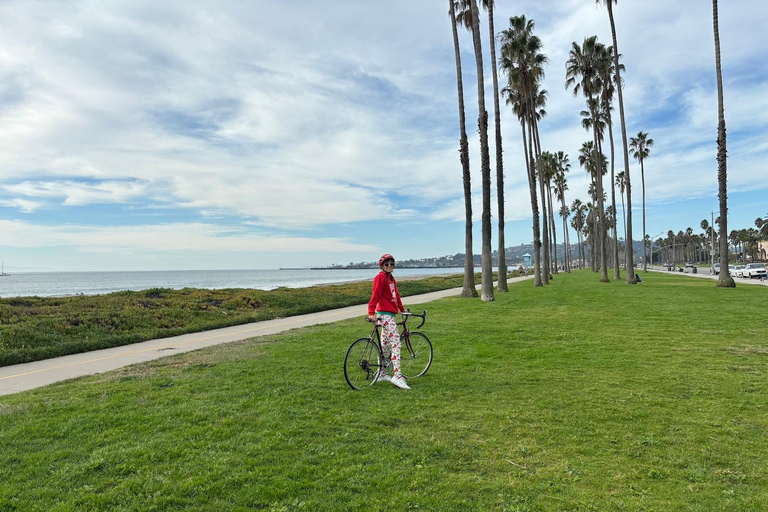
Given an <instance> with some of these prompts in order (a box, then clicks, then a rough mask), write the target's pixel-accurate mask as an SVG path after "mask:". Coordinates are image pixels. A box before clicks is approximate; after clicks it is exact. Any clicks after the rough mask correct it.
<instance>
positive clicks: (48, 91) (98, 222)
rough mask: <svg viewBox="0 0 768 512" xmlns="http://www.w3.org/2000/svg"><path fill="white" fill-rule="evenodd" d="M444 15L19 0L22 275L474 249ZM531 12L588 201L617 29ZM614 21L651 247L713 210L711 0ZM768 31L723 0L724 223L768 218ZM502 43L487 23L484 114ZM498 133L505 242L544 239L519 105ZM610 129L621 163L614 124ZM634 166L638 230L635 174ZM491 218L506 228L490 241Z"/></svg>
mask: <svg viewBox="0 0 768 512" xmlns="http://www.w3.org/2000/svg"><path fill="white" fill-rule="evenodd" d="M447 11H448V5H447V2H444V1H437V0H435V1H432V0H429V1H421V2H412V1H406V0H393V1H390V2H386V3H385V4H382V3H381V2H366V1H352V0H339V1H333V0H332V1H328V2H316V1H310V0H292V1H290V2H285V1H278V0H274V1H268V0H257V1H254V2H240V1H216V2H214V1H196V0H191V1H190V0H187V1H184V2H181V1H174V0H165V1H163V2H155V1H141V0H132V1H130V2H128V1H115V2H94V1H34V0H23V1H13V0H11V1H5V2H3V3H2V4H0V27H2V30H0V119H2V122H1V123H0V147H1V148H2V151H0V259H2V260H3V261H4V262H5V268H6V270H11V271H24V270H40V269H45V270H112V269H115V270H150V269H160V270H162V269H223V268H275V267H279V266H297V265H299V266H303V265H324V264H332V263H346V262H350V261H363V260H364V261H372V260H375V259H377V258H378V256H379V254H381V253H382V252H391V253H393V254H395V255H396V256H397V257H398V258H420V257H429V256H440V255H444V254H455V253H457V252H462V251H463V247H464V235H463V233H464V223H463V217H464V213H463V211H464V210H463V208H464V207H463V194H462V184H461V167H460V163H459V159H458V115H457V107H456V106H457V99H456V77H455V61H454V54H453V42H452V36H451V28H450V23H449V19H448V14H447ZM519 14H525V15H526V16H527V17H528V18H530V19H533V20H534V21H535V23H536V34H537V35H539V36H540V37H541V39H542V42H543V44H544V52H545V53H546V54H547V55H548V57H549V60H550V63H549V66H548V68H547V71H546V73H547V74H546V82H545V84H544V88H546V89H547V90H548V91H549V102H548V104H547V112H548V116H547V117H546V118H545V119H544V120H543V121H542V123H541V131H542V144H543V149H545V150H550V151H564V152H565V153H568V154H569V155H570V157H571V161H572V170H571V173H570V175H569V176H568V179H569V192H568V196H567V200H568V202H571V201H573V199H576V198H581V199H582V200H584V199H586V195H587V194H586V190H587V177H586V174H585V173H584V172H583V170H581V169H580V168H579V167H578V163H577V158H576V156H577V154H578V150H579V148H580V147H581V144H582V142H584V141H585V140H589V134H588V133H587V132H585V131H584V130H583V129H582V128H581V125H580V117H579V112H580V111H581V110H582V109H583V108H584V102H583V99H582V98H575V97H573V95H572V93H571V92H570V91H567V90H566V89H565V88H564V80H565V61H566V60H567V56H568V51H569V50H570V47H571V43H572V42H573V41H577V42H579V43H581V42H582V41H583V39H584V37H586V36H590V35H595V34H596V35H597V36H598V38H599V40H600V41H601V42H604V43H606V44H610V27H609V23H608V17H607V14H606V12H605V10H604V7H601V8H598V7H596V6H595V3H594V2H593V1H592V0H579V1H576V0H550V1H547V2H541V1H540V0H524V1H520V0H517V1H514V2H512V1H498V3H497V7H496V16H495V25H496V31H497V32H498V31H501V30H502V29H504V28H506V27H507V26H508V18H509V17H510V16H514V15H519ZM615 14H616V24H617V32H618V38H619V50H620V51H621V53H622V54H623V63H624V64H625V66H626V68H627V71H626V74H625V80H626V87H625V92H624V97H625V110H626V114H627V123H628V133H629V136H633V135H635V134H637V132H638V131H640V130H642V131H646V132H649V134H650V137H652V138H653V139H654V140H655V145H654V146H653V148H652V154H651V157H650V159H649V160H647V161H646V166H645V173H646V194H647V205H646V212H647V225H648V227H647V232H648V234H649V235H655V234H657V233H660V232H666V231H667V230H669V229H672V230H675V231H679V230H685V229H686V228H687V227H692V228H694V230H695V231H697V232H698V231H700V228H699V223H700V222H701V220H702V219H704V218H707V219H709V218H710V212H711V211H713V210H714V211H715V216H717V207H718V205H717V172H716V171H717V166H716V162H715V149H716V148H715V139H716V123H717V103H716V88H715V72H714V44H713V37H712V9H711V3H710V2H706V1H701V0H679V1H676V2H669V1H668V0H648V1H643V2H630V1H628V0H622V1H620V2H619V4H618V5H617V6H616V8H615ZM766 26H768V9H766V7H765V4H764V1H763V0H730V1H728V2H721V5H720V37H721V45H722V59H723V73H724V81H725V108H726V122H727V126H728V149H729V161H728V173H729V175H728V177H729V207H730V215H729V228H730V229H737V228H746V227H753V226H754V220H755V218H757V217H764V216H766V215H768V201H767V200H766V191H768V163H767V162H768V158H766V157H768V140H767V139H766V133H768V94H766V91H767V90H768V66H766V64H765V62H768V38H765V37H763V36H764V31H765V27H766ZM487 30H488V27H487V18H484V19H483V21H482V31H483V44H484V46H485V51H486V58H485V64H486V86H487V97H486V105H487V108H488V110H489V111H490V112H491V114H492V108H493V104H492V90H491V80H490V75H488V74H487V73H488V71H489V69H490V68H489V66H490V58H489V55H487V52H488V37H487ZM460 37H461V45H462V58H463V64H464V86H465V102H466V105H467V122H468V131H469V133H470V139H471V146H470V158H471V163H472V172H473V193H474V203H473V209H474V214H475V216H476V222H475V242H476V247H475V252H480V246H479V242H480V213H481V204H480V176H479V174H480V168H479V167H480V166H479V161H480V158H479V143H478V137H477V134H476V128H475V127H476V120H477V99H476V91H477V88H476V80H475V78H476V75H475V68H474V56H473V53H472V50H471V39H470V37H469V34H468V33H466V32H463V33H462V34H461V36H460ZM617 118H618V116H617ZM616 124H617V125H618V119H617V123H616ZM502 134H503V136H504V161H505V175H506V186H505V193H506V201H505V203H506V212H507V229H506V241H507V245H510V246H512V245H518V244H520V243H528V242H530V240H531V238H532V236H531V228H530V223H531V221H530V202H529V199H528V191H527V182H526V178H525V174H524V172H525V171H524V160H523V155H522V149H521V141H520V135H519V134H520V128H519V124H518V123H517V121H516V119H515V118H514V117H513V115H512V114H511V112H510V111H508V110H504V111H503V112H502ZM615 137H616V144H617V148H620V145H621V139H620V132H619V131H618V126H617V127H616V134H615ZM491 142H492V141H491ZM491 151H492V152H493V147H491ZM492 154H493V153H492ZM622 166H623V162H622V161H621V159H619V160H618V161H617V168H618V169H620V168H622ZM631 166H632V168H631V173H632V177H633V206H634V215H635V217H634V219H635V222H634V233H635V235H636V238H639V237H640V236H641V233H642V224H641V217H640V213H641V211H640V207H641V198H642V196H641V189H640V186H639V185H640V179H639V178H640V172H639V171H640V169H639V166H638V165H636V164H635V162H634V161H633V162H631ZM617 172H618V171H617ZM493 195H494V197H495V190H494V192H493ZM494 208H495V205H494ZM495 223H496V219H495V212H494V228H493V231H494V238H495V236H496V224H495ZM559 236H561V234H560V235H559ZM572 237H573V238H574V239H575V237H574V236H573V235H572ZM495 244H496V242H495V241H494V247H495Z"/></svg>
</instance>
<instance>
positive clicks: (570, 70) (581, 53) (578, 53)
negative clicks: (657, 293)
mask: <svg viewBox="0 0 768 512" xmlns="http://www.w3.org/2000/svg"><path fill="white" fill-rule="evenodd" d="M599 45H600V43H598V42H597V36H591V37H587V38H585V39H584V43H583V44H582V45H581V46H579V45H578V44H577V43H576V42H574V43H573V45H572V47H571V51H570V52H569V54H568V61H567V62H566V64H565V66H566V71H565V78H566V80H565V87H566V89H567V88H569V87H571V86H573V94H574V96H576V95H578V94H579V92H580V91H581V92H583V93H584V96H585V97H586V98H587V105H588V106H590V107H592V104H593V103H594V99H595V97H596V96H597V95H599V93H600V89H601V81H600V78H599V74H598V62H599V57H600V53H601V49H600V48H599ZM590 110H591V111H592V113H593V116H592V117H593V120H592V137H593V139H594V145H595V148H598V146H599V141H598V118H597V112H596V111H595V109H594V108H590ZM597 158H598V152H597V151H596V152H595V159H596V160H595V168H596V169H600V168H601V166H600V164H599V161H598V160H597ZM596 181H597V191H596V192H597V196H598V204H597V216H598V226H597V239H598V240H601V241H602V240H603V238H604V236H603V233H605V206H604V205H603V176H602V172H598V173H597V175H596ZM599 256H600V272H601V275H600V282H601V283H607V282H609V280H608V262H607V254H606V251H605V244H603V243H601V244H600V254H599Z"/></svg>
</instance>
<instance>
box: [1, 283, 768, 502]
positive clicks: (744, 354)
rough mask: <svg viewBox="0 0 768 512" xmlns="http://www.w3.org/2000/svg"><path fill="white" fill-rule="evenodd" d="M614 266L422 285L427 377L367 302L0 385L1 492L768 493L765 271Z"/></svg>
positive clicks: (288, 495) (667, 498) (737, 498)
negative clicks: (96, 372)
mask: <svg viewBox="0 0 768 512" xmlns="http://www.w3.org/2000/svg"><path fill="white" fill-rule="evenodd" d="M598 278H599V275H598V274H594V273H592V272H589V271H581V272H578V273H574V274H572V275H564V274H560V275H558V276H556V277H555V279H554V280H553V281H552V284H551V285H549V286H547V287H544V288H538V289H535V288H534V287H533V286H532V282H531V281H525V282H522V283H517V284H514V285H512V286H511V287H510V293H508V294H497V295H496V298H497V300H496V301H495V302H492V303H483V302H481V301H480V300H479V299H473V300H469V299H460V298H450V299H443V300H440V301H437V302H434V303H431V304H428V305H426V306H425V307H426V308H427V309H428V311H429V315H430V320H429V322H428V323H427V324H426V325H425V326H424V328H423V331H424V332H425V333H426V334H428V335H429V336H430V338H431V339H432V342H433V344H434V347H435V361H434V363H433V365H432V368H431V369H430V371H429V373H428V374H427V375H426V376H424V377H422V378H419V379H412V380H411V381H410V383H409V384H410V385H411V387H412V390H411V391H402V390H398V389H396V388H394V387H393V386H392V385H391V384H388V383H382V384H379V385H376V386H374V387H372V388H369V389H365V390H362V391H357V392H354V391H351V390H350V389H348V387H347V385H346V382H345V381H344V376H343V373H342V361H343V358H344V353H345V351H346V349H347V347H348V346H349V344H350V343H351V342H352V341H353V340H354V339H355V338H357V337H360V336H362V335H365V334H366V333H367V331H368V324H366V323H365V322H363V321H362V318H361V319H355V320H349V321H344V322H339V323H336V324H331V325H325V326H318V327H313V328H304V329H299V330H295V331H291V332H289V333H287V334H284V335H280V336H271V337H269V338H257V339H253V340H249V341H247V342H242V343H235V344H231V345H226V346H218V347H213V348H209V349H205V350H201V351H197V352H192V353H187V354H182V355H178V356H174V357H169V358H165V359H161V360H157V361H154V362H151V363H145V364H141V365H136V366H132V367H128V368H125V369H122V370H119V371H114V372H110V373H108V374H104V375H100V376H93V377H88V378H81V379H77V380H74V381H70V382H66V383H61V384H57V385H53V386H49V387H47V388H42V389H38V390H34V391H29V392H24V393H20V394H18V395H12V396H6V397H0V511H5V510H24V511H26V510H40V511H88V510H147V511H149V510H157V511H165V510H211V511H218V510H236V511H249V510H269V511H293V510H305V511H318V510H319V511H324V510H327V511H338V510H365V511H377V510H382V511H383V510H398V511H400V510H425V511H432V510H445V511H463V510H477V511H487V510H499V511H543V510H551V511H561V510H572V511H577V510H578V511H581V510H605V511H614V510H643V511H652V510H655V511H688V510H689V511H711V510H729V511H731V510H738V511H750V510H752V511H765V510H768V474H767V473H766V461H768V442H767V440H766V432H768V384H766V374H767V373H768V323H766V320H765V303H766V298H768V289H766V288H764V287H761V286H746V285H744V286H738V287H737V288H735V289H718V288H716V287H715V285H714V282H712V281H709V280H700V279H693V278H690V277H685V276H680V275H674V274H671V273H669V274H667V273H648V274H643V283H641V284H639V285H637V286H627V285H625V284H623V282H618V283H616V282H612V283H610V284H600V283H598ZM405 302H406V305H407V300H406V301H405ZM418 308H419V309H421V308H422V306H419V307H418Z"/></svg>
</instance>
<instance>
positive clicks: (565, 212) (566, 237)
mask: <svg viewBox="0 0 768 512" xmlns="http://www.w3.org/2000/svg"><path fill="white" fill-rule="evenodd" d="M558 213H559V214H560V217H562V219H563V246H564V247H563V250H564V251H565V255H564V257H563V260H564V265H565V271H566V272H567V273H569V274H570V273H571V265H572V264H571V235H570V233H569V232H568V217H570V215H571V210H570V208H568V205H563V206H561V207H560V210H559V211H558Z"/></svg>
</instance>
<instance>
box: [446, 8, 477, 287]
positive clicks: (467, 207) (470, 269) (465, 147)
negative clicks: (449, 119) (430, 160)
mask: <svg viewBox="0 0 768 512" xmlns="http://www.w3.org/2000/svg"><path fill="white" fill-rule="evenodd" d="M448 5H449V6H450V7H449V9H450V10H449V12H450V15H451V27H452V29H453V49H454V53H455V54H456V84H457V87H458V91H459V129H460V130H461V139H460V141H459V159H460V160H461V169H462V181H463V182H464V286H463V288H462V289H461V296H462V297H466V298H471V297H477V289H476V288H475V263H474V254H473V250H472V186H471V183H470V169H469V142H468V140H467V120H466V117H465V114H464V84H463V80H462V75H461V52H460V51H459V34H458V31H457V29H456V11H455V9H454V3H453V0H448Z"/></svg>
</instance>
